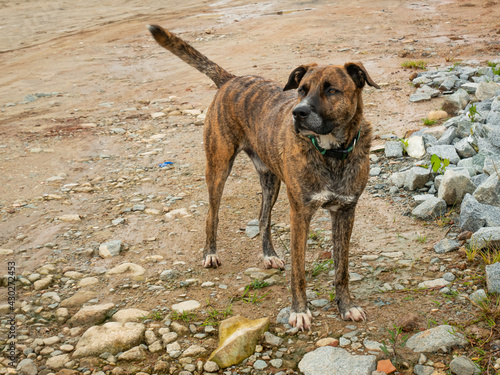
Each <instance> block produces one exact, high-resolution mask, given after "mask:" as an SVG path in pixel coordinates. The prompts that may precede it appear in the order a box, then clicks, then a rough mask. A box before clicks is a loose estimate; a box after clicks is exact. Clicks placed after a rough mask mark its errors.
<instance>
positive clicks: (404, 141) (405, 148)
mask: <svg viewBox="0 0 500 375" xmlns="http://www.w3.org/2000/svg"><path fill="white" fill-rule="evenodd" d="M399 142H401V145H402V146H403V152H404V153H407V151H406V150H408V139H406V138H399Z"/></svg>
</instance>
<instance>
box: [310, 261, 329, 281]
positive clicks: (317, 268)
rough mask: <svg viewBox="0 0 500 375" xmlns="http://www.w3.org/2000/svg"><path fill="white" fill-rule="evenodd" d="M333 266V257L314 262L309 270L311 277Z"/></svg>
mask: <svg viewBox="0 0 500 375" xmlns="http://www.w3.org/2000/svg"><path fill="white" fill-rule="evenodd" d="M332 267H333V259H328V260H325V261H324V262H314V263H313V268H312V270H311V275H312V276H313V277H315V276H318V275H319V274H320V273H322V272H325V271H328V270H329V269H331V268H332Z"/></svg>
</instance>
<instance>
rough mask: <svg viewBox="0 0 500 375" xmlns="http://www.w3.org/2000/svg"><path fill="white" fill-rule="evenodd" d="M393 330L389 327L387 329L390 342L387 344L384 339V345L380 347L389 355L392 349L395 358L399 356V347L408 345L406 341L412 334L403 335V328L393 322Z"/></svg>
mask: <svg viewBox="0 0 500 375" xmlns="http://www.w3.org/2000/svg"><path fill="white" fill-rule="evenodd" d="M393 328H394V329H393V330H392V329H388V330H387V331H388V332H389V339H388V340H389V343H388V344H387V343H386V341H385V340H382V346H381V347H380V349H381V350H382V351H383V352H384V354H385V355H386V356H387V357H390V356H391V350H392V356H393V358H394V359H396V357H397V356H398V350H399V348H404V347H405V345H406V342H407V341H408V339H409V337H410V335H409V334H407V335H404V336H402V332H403V330H402V328H401V327H398V326H396V325H395V324H393Z"/></svg>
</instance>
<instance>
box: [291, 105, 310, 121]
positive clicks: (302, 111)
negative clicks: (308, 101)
mask: <svg viewBox="0 0 500 375" xmlns="http://www.w3.org/2000/svg"><path fill="white" fill-rule="evenodd" d="M292 113H293V117H294V118H296V119H305V118H307V117H308V116H309V115H310V114H311V108H310V107H309V106H307V105H298V106H296V107H295V108H294V109H293V111H292Z"/></svg>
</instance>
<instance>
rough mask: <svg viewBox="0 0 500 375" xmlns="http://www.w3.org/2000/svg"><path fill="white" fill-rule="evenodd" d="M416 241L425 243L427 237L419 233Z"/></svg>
mask: <svg viewBox="0 0 500 375" xmlns="http://www.w3.org/2000/svg"><path fill="white" fill-rule="evenodd" d="M416 240H417V241H418V242H420V243H425V242H426V241H427V236H424V235H422V234H420V233H417V237H416Z"/></svg>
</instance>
